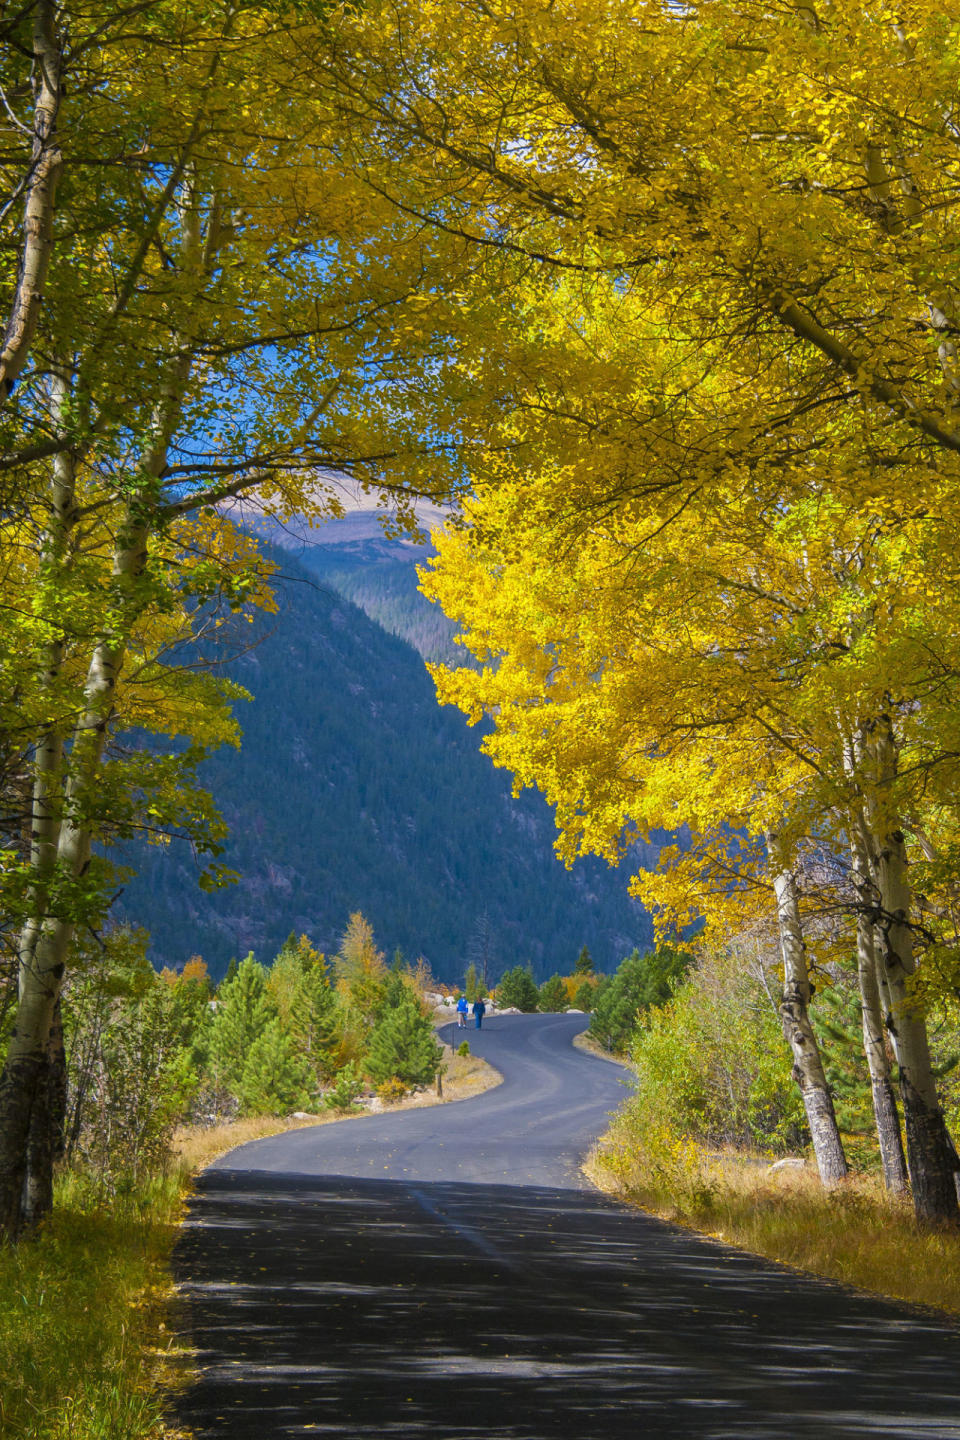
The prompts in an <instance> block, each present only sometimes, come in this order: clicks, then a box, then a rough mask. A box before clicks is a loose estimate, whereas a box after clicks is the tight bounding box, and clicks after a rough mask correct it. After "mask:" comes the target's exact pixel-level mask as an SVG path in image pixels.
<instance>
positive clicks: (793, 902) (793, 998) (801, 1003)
mask: <svg viewBox="0 0 960 1440" xmlns="http://www.w3.org/2000/svg"><path fill="white" fill-rule="evenodd" d="M768 843H769V848H770V852H771V859H772V860H773V862H774V864H775V865H776V855H777V846H776V843H775V842H774V841H772V840H771V841H770V842H768ZM773 888H774V892H775V894H776V897H777V923H778V926H779V931H780V954H781V957H782V959H783V999H782V1000H781V1002H780V1019H781V1022H782V1025H783V1033H784V1035H785V1037H786V1040H787V1044H788V1045H789V1046H790V1050H791V1052H792V1054H793V1075H794V1079H795V1080H796V1082H797V1084H798V1085H799V1086H800V1091H801V1093H802V1095H803V1104H804V1108H805V1110H806V1112H807V1123H808V1124H809V1126H810V1137H811V1139H812V1141H813V1151H814V1154H815V1155H816V1157H817V1167H818V1169H819V1171H820V1178H821V1180H822V1181H823V1183H824V1185H827V1186H829V1185H836V1184H837V1182H838V1181H840V1180H843V1179H844V1178H845V1176H846V1174H847V1158H846V1156H845V1155H844V1153H843V1142H842V1141H841V1139H840V1131H839V1128H838V1126H837V1117H836V1114H835V1113H834V1108H833V1098H832V1096H831V1094H830V1089H829V1087H828V1085H827V1077H826V1075H825V1074H824V1070H823V1060H822V1058H821V1055H820V1047H819V1046H818V1044H817V1037H816V1035H815V1034H814V1031H813V1026H812V1024H811V1023H810V1009H809V1007H810V976H809V973H808V970H807V953H806V944H805V942H804V939H803V926H802V923H801V918H800V904H799V899H798V894H797V882H796V877H795V876H794V874H793V872H792V870H790V869H789V868H785V867H784V868H779V867H778V868H776V870H775V873H774V878H773Z"/></svg>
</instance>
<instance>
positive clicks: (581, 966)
mask: <svg viewBox="0 0 960 1440" xmlns="http://www.w3.org/2000/svg"><path fill="white" fill-rule="evenodd" d="M573 973H574V975H584V976H586V975H592V974H593V956H592V955H591V954H590V951H589V950H588V949H587V947H586V945H584V947H583V949H582V950H581V951H580V954H579V955H578V956H577V963H576V964H575V965H574V967H573Z"/></svg>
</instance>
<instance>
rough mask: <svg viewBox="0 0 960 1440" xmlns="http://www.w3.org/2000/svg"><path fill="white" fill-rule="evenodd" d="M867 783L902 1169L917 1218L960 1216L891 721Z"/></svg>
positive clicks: (872, 738)
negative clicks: (897, 806)
mask: <svg viewBox="0 0 960 1440" xmlns="http://www.w3.org/2000/svg"><path fill="white" fill-rule="evenodd" d="M864 753H865V755H866V757H867V759H868V760H869V761H870V763H871V768H872V772H873V773H872V780H873V784H872V786H871V787H870V793H869V794H868V797H867V803H866V806H865V811H864V834H863V840H864V853H865V857H866V860H867V863H868V865H869V869H870V879H871V882H872V885H873V888H874V890H875V892H876V896H877V916H876V933H877V939H878V962H879V975H880V978H881V988H882V991H883V992H884V993H885V997H886V999H887V1004H888V1011H887V1017H886V1023H887V1028H888V1030H889V1031H890V1034H891V1036H892V1037H893V1039H894V1043H895V1046H896V1055H897V1064H898V1068H899V1071H900V1098H901V1102H902V1104H903V1118H904V1126H905V1130H906V1137H907V1169H908V1171H909V1175H910V1184H911V1188H912V1190H913V1203H914V1207H915V1209H916V1213H917V1217H918V1219H920V1220H923V1221H925V1222H934V1223H949V1224H956V1223H957V1222H958V1220H960V1211H958V1205H957V1189H956V1184H955V1180H954V1166H955V1160H954V1155H953V1147H952V1145H951V1143H950V1139H949V1136H948V1134H947V1128H946V1124H945V1122H944V1118H943V1110H942V1108H941V1105H940V1098H939V1096H938V1094H937V1086H936V1080H935V1077H934V1074H933V1065H932V1063H931V1059H930V1043H929V1039H928V1036H927V1025H926V1018H925V1016H924V1014H923V1011H922V1008H921V1007H920V1005H919V1004H918V1003H917V1002H916V1001H915V1000H914V999H913V997H912V996H911V994H910V987H909V980H910V976H911V975H912V974H913V973H914V971H915V970H916V958H915V955H914V944H913V930H912V928H911V926H910V905H911V894H910V882H909V878H908V873H907V854H906V846H905V844H904V838H903V833H902V831H901V830H899V829H898V828H897V827H896V826H895V824H894V823H892V820H891V816H890V814H889V813H888V812H887V809H886V796H887V794H888V793H889V787H890V786H891V785H892V782H893V780H894V779H895V776H896V767H897V754H896V745H895V742H894V738H893V734H892V732H891V727H890V725H889V722H887V721H882V722H880V723H878V724H877V725H876V726H875V727H874V729H873V731H872V733H871V734H870V735H869V736H868V737H867V738H866V740H865V741H864Z"/></svg>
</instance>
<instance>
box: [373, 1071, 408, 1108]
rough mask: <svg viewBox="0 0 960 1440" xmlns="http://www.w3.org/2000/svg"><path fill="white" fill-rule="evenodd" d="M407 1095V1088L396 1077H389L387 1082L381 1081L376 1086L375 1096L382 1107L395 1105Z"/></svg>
mask: <svg viewBox="0 0 960 1440" xmlns="http://www.w3.org/2000/svg"><path fill="white" fill-rule="evenodd" d="M406 1093H407V1087H406V1085H404V1083H403V1081H402V1080H400V1079H399V1078H398V1077H397V1076H396V1075H391V1076H390V1078H389V1080H383V1081H381V1083H380V1084H379V1085H378V1086H377V1094H378V1095H379V1096H380V1099H381V1100H382V1101H383V1103H384V1105H395V1104H396V1102H397V1101H398V1100H402V1099H403V1097H404V1095H406Z"/></svg>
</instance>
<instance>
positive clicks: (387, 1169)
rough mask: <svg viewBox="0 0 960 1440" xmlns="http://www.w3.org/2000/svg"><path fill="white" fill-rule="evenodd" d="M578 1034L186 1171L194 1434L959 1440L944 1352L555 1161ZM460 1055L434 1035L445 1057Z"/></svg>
mask: <svg viewBox="0 0 960 1440" xmlns="http://www.w3.org/2000/svg"><path fill="white" fill-rule="evenodd" d="M583 1023H584V1022H583V1020H582V1018H580V1017H575V1016H502V1017H493V1018H492V1019H491V1020H489V1021H487V1022H486V1023H485V1025H484V1029H483V1030H482V1032H480V1033H477V1032H476V1031H475V1030H474V1029H473V1028H471V1029H470V1030H469V1031H468V1032H467V1038H468V1039H469V1040H470V1043H471V1048H472V1049H473V1050H474V1051H475V1052H476V1053H479V1054H482V1055H484V1056H485V1057H486V1058H488V1059H489V1060H490V1061H491V1063H492V1064H494V1065H496V1066H497V1068H498V1069H499V1070H500V1071H501V1073H502V1074H503V1076H504V1082H503V1084H502V1085H500V1086H498V1087H497V1088H496V1089H495V1090H492V1091H489V1092H487V1093H486V1094H485V1095H481V1096H477V1097H476V1098H475V1099H472V1100H468V1101H463V1102H461V1103H460V1104H456V1105H448V1106H442V1107H436V1108H433V1109H428V1110H420V1111H407V1112H403V1113H397V1114H391V1115H385V1116H379V1117H369V1118H363V1119H358V1120H355V1121H347V1122H344V1123H343V1124H339V1125H331V1126H326V1127H319V1128H316V1129H308V1130H299V1131H294V1132H291V1133H289V1134H286V1135H278V1136H273V1137H271V1138H270V1139H267V1140H261V1141H256V1142H254V1143H252V1144H250V1145H245V1146H243V1147H241V1148H240V1149H239V1150H235V1151H232V1152H231V1153H230V1154H229V1155H227V1156H224V1157H223V1158H222V1159H221V1160H219V1161H218V1162H217V1163H216V1164H215V1165H214V1166H212V1167H211V1168H210V1169H209V1170H208V1171H206V1172H205V1174H204V1175H203V1176H202V1177H201V1181H200V1185H199V1188H198V1193H197V1195H196V1197H195V1199H194V1201H193V1203H192V1205H191V1210H190V1216H189V1218H188V1221H187V1224H186V1226H185V1228H184V1231H183V1235H182V1237H181V1240H180V1243H179V1244H178V1247H177V1252H176V1257H175V1268H176V1272H177V1277H178V1280H179V1282H180V1291H181V1302H180V1304H181V1312H180V1313H181V1327H180V1328H181V1330H182V1333H183V1335H184V1338H185V1340H186V1341H187V1343H189V1344H190V1345H191V1346H192V1347H194V1349H195V1351H196V1357H197V1363H198V1366H199V1379H198V1381H197V1382H196V1383H194V1384H192V1385H191V1386H189V1387H188V1388H187V1389H185V1390H184V1391H183V1392H182V1393H180V1394H178V1395H177V1396H176V1397H175V1399H174V1401H173V1402H172V1403H173V1405H174V1407H175V1409H176V1418H177V1419H178V1420H179V1422H180V1423H181V1424H183V1425H186V1426H189V1427H190V1428H191V1429H192V1430H193V1431H194V1433H195V1434H196V1435H197V1436H201V1437H211V1440H212V1437H217V1440H221V1437H222V1440H226V1437H230V1440H247V1437H256V1440H272V1437H287V1436H317V1435H328V1436H337V1437H340V1440H352V1437H361V1436H373V1435H378V1436H395V1437H411V1440H415V1437H425V1440H426V1437H429V1440H481V1437H482V1440H555V1437H564V1440H674V1437H677V1440H679V1437H683V1440H760V1437H763V1440H768V1437H785V1440H786V1437H790V1440H795V1437H796V1440H801V1437H802V1440H807V1437H809V1440H814V1437H816V1440H835V1437H836V1440H839V1437H846V1440H848V1437H865V1436H878V1437H885V1440H920V1437H923V1440H934V1437H936V1440H960V1334H958V1332H957V1330H956V1329H954V1328H953V1327H952V1326H950V1325H948V1324H946V1323H944V1322H942V1321H940V1320H938V1319H936V1318H934V1317H931V1316H927V1315H924V1314H923V1313H921V1312H919V1311H912V1310H909V1309H907V1308H905V1307H900V1306H896V1305H892V1304H887V1303H885V1302H882V1301H877V1300H873V1299H870V1298H868V1297H865V1296H860V1295H857V1294H855V1293H853V1292H849V1291H846V1290H844V1289H843V1288H842V1287H840V1286H836V1285H831V1284H829V1283H826V1282H821V1281H817V1280H812V1279H808V1278H805V1277H802V1276H799V1275H794V1274H792V1273H791V1272H789V1271H787V1270H785V1269H782V1268H781V1267H779V1266H776V1265H772V1264H768V1263H766V1262H764V1261H761V1260H757V1259H754V1258H753V1257H751V1256H747V1255H744V1254H743V1253H742V1252H739V1251H736V1250H732V1249H730V1248H729V1247H726V1246H723V1245H720V1244H718V1243H716V1242H713V1241H710V1240H706V1239H703V1238H700V1237H697V1236H694V1235H690V1234H689V1233H687V1232H685V1231H682V1230H679V1229H677V1228H675V1227H672V1226H668V1225H665V1224H663V1223H661V1222H659V1221H656V1220H653V1219H651V1218H650V1217H647V1216H644V1215H640V1214H637V1213H636V1212H633V1211H629V1210H627V1209H625V1208H624V1207H621V1206H619V1205H617V1204H615V1203H614V1202H612V1201H610V1200H607V1199H606V1198H604V1197H603V1196H600V1195H597V1194H596V1193H595V1192H593V1191H592V1190H591V1189H590V1188H589V1187H587V1186H586V1185H585V1183H584V1181H583V1179H582V1176H581V1175H580V1173H579V1169H578V1161H579V1158H580V1156H581V1155H582V1153H583V1151H584V1150H585V1149H586V1148H587V1147H588V1145H589V1143H590V1142H591V1140H592V1139H593V1138H595V1136H596V1135H597V1134H598V1133H599V1132H600V1131H601V1130H602V1129H603V1128H604V1124H605V1118H606V1115H607V1113H608V1112H609V1111H610V1110H611V1109H612V1108H614V1107H615V1106H616V1105H617V1104H618V1103H619V1101H620V1100H621V1099H622V1098H623V1094H624V1091H623V1072H622V1071H621V1070H620V1069H619V1067H617V1066H614V1065H612V1064H610V1063H608V1062H605V1061H601V1060H597V1059H595V1058H593V1057H592V1056H588V1055H584V1054H583V1053H581V1052H580V1051H577V1050H575V1049H574V1048H573V1047H572V1045H571V1043H570V1042H571V1039H572V1037H573V1035H574V1034H575V1033H576V1031H577V1030H578V1029H580V1028H582V1025H583ZM455 1038H458V1037H455Z"/></svg>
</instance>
